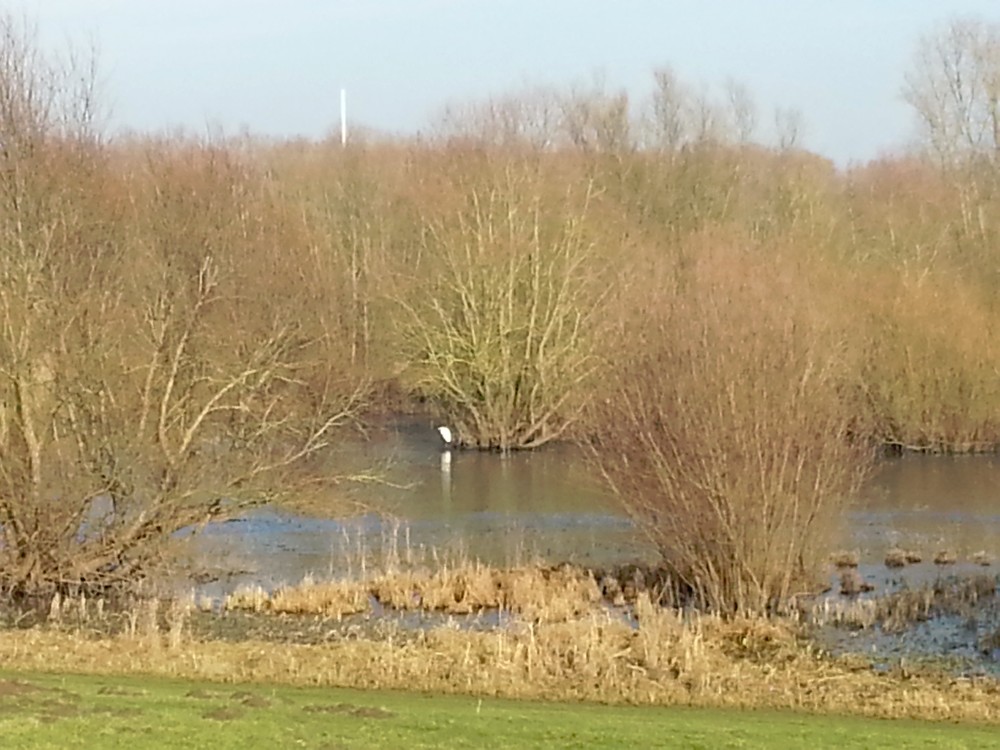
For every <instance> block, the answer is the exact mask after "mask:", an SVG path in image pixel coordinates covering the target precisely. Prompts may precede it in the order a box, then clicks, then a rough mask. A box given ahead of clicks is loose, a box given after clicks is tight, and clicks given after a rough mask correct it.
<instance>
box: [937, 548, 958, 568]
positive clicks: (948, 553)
mask: <svg viewBox="0 0 1000 750" xmlns="http://www.w3.org/2000/svg"><path fill="white" fill-rule="evenodd" d="M956 562H958V555H957V554H955V552H953V551H952V550H950V549H943V550H940V551H939V552H938V553H937V554H936V555H934V564H935V565H954V564H955V563H956Z"/></svg>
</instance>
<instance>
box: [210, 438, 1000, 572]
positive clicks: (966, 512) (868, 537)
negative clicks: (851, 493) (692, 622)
mask: <svg viewBox="0 0 1000 750" xmlns="http://www.w3.org/2000/svg"><path fill="white" fill-rule="evenodd" d="M331 463H333V464H335V465H338V466H341V467H344V466H346V467H349V468H357V469H361V468H362V467H366V466H372V465H374V466H378V467H380V473H381V474H382V479H381V481H380V482H376V483H369V484H366V485H363V486H361V487H356V488H353V489H352V490H351V493H352V500H353V501H355V502H359V503H362V504H364V505H367V506H369V507H371V508H372V509H373V510H374V509H380V510H381V511H382V512H381V513H376V512H372V513H368V514H364V515H361V516H359V517H356V518H353V519H351V520H346V521H339V520H333V519H323V518H314V517H304V516H295V515H291V514H287V513H278V512H273V511H268V510H264V511H260V512H258V513H256V514H254V515H252V516H249V517H247V518H245V519H242V520H239V521H233V522H230V523H226V524H221V525H218V526H215V527H212V528H210V529H208V530H206V532H205V533H204V534H203V536H202V538H201V540H200V541H199V554H200V557H201V560H202V562H203V563H204V565H205V566H206V567H207V568H210V569H213V570H219V571H221V570H228V571H234V572H238V575H236V576H231V577H230V578H231V580H230V583H229V585H235V583H239V582H245V581H247V580H254V581H257V582H259V583H260V584H261V585H264V586H265V587H270V586H274V585H278V584H281V583H285V582H289V581H297V580H299V579H301V578H302V576H303V575H305V574H307V573H312V574H315V575H321V576H324V575H335V574H339V573H345V572H353V571H354V569H356V568H358V567H359V566H362V565H378V564H380V563H382V562H384V561H385V560H386V559H387V558H393V556H398V557H399V558H400V559H404V558H407V557H408V558H409V559H413V558H415V557H417V556H423V557H425V558H432V557H434V556H437V558H438V559H441V560H445V559H454V558H456V557H465V558H474V559H480V560H482V561H483V562H487V563H490V564H496V565H512V564H517V563H520V562H527V561H530V560H532V559H536V558H542V559H544V560H546V561H549V562H564V561H568V562H576V563H580V564H585V565H613V564H617V563H624V562H632V561H636V560H643V559H648V558H649V557H650V556H651V554H652V553H651V550H649V549H647V548H644V547H643V546H642V544H641V542H639V541H638V540H637V539H635V538H634V537H635V534H634V533H633V529H632V526H631V523H630V521H629V519H628V518H626V517H625V516H623V515H622V514H621V512H620V511H619V510H618V509H617V508H616V507H615V505H614V503H613V501H612V500H611V498H610V497H608V496H607V495H606V493H604V492H603V491H602V488H601V487H600V485H599V484H598V483H597V482H596V481H595V480H594V478H593V477H592V476H591V475H590V473H589V472H588V468H587V466H586V463H585V461H584V459H583V457H582V456H581V455H580V453H579V452H578V451H576V450H575V449H573V448H571V447H555V448H551V449H548V450H543V451H538V452H534V453H514V454H511V455H509V456H506V457H501V456H499V455H496V454H486V453H478V452H464V451H453V452H444V451H442V450H441V442H440V439H439V437H438V435H437V433H436V432H435V430H434V425H433V423H432V422H429V421H427V420H425V419H415V418H410V419H403V420H399V421H396V422H394V423H392V424H391V425H389V426H387V427H385V428H383V429H381V430H379V431H377V432H376V433H373V434H372V436H371V438H370V439H369V440H367V441H357V442H355V443H353V444H351V445H350V446H347V447H346V448H343V449H342V450H341V452H340V453H339V454H338V455H336V456H334V457H333V458H332V459H331ZM842 534H843V536H842V538H841V539H840V540H838V542H837V546H842V547H843V548H844V549H845V550H849V551H852V552H854V553H856V554H857V556H858V559H859V562H860V567H859V570H860V571H861V572H862V573H863V575H864V576H865V577H866V579H872V582H873V583H877V584H879V585H882V586H884V585H892V584H893V583H894V582H895V583H898V582H899V580H900V578H901V576H905V578H906V579H907V580H909V581H910V582H911V583H919V582H922V581H926V580H933V579H934V578H935V577H937V576H938V575H939V574H940V573H941V566H936V565H934V564H933V560H934V558H935V556H936V555H938V554H939V553H942V552H948V553H951V554H952V555H954V557H955V559H956V562H955V564H954V565H951V566H949V568H948V569H949V571H952V572H954V573H961V572H982V570H983V566H981V565H980V563H982V562H988V561H992V560H993V559H994V557H998V556H1000V459H998V458H997V457H993V456H990V457H983V456H973V457H966V456H963V457H941V456H907V457H903V458H897V459H889V460H886V461H885V462H884V463H883V464H882V465H881V466H880V468H879V470H878V471H877V472H876V474H875V475H874V476H873V477H872V479H871V481H870V482H869V483H868V485H867V486H866V487H865V488H864V490H863V491H862V493H861V495H860V497H858V498H857V499H856V501H855V503H854V505H853V506H852V508H851V510H850V511H849V513H848V517H847V519H846V524H845V528H844V530H843V532H842ZM892 548H905V549H907V550H911V551H915V552H918V553H919V554H920V556H921V557H922V559H923V562H922V563H921V564H918V565H911V566H907V568H906V569H905V573H901V572H900V571H899V570H896V569H889V568H886V567H885V565H884V563H883V561H884V559H885V556H886V553H887V552H888V551H889V550H890V549H892Z"/></svg>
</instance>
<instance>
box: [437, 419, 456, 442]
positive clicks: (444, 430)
mask: <svg viewBox="0 0 1000 750" xmlns="http://www.w3.org/2000/svg"><path fill="white" fill-rule="evenodd" d="M437 431H438V435H440V436H441V439H442V440H444V444H445V446H447V447H448V448H450V447H451V446H452V441H453V440H454V439H455V436H454V435H452V433H451V428H450V427H447V426H445V425H440V426H439V427H438V428H437Z"/></svg>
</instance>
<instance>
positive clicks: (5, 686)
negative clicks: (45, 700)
mask: <svg viewBox="0 0 1000 750" xmlns="http://www.w3.org/2000/svg"><path fill="white" fill-rule="evenodd" d="M42 689H43V688H40V687H38V685H32V684H31V683H30V682H18V681H17V680H0V698H9V697H11V696H15V695H24V694H25V693H37V692H38V691H39V690H42Z"/></svg>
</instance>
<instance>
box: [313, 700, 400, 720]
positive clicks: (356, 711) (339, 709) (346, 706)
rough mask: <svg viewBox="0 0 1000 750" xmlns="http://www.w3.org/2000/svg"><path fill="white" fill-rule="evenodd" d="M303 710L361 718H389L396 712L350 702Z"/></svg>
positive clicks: (314, 706)
mask: <svg viewBox="0 0 1000 750" xmlns="http://www.w3.org/2000/svg"><path fill="white" fill-rule="evenodd" d="M302 710H303V711H307V712H309V713H312V714H341V715H346V716H357V717H358V718H361V719H390V718H392V717H393V716H395V715H396V714H394V713H393V712H392V711H389V710H387V709H384V708H377V707H375V706H355V705H352V704H350V703H335V704H333V705H329V706H316V705H312V706H305V707H304V708H303V709H302Z"/></svg>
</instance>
